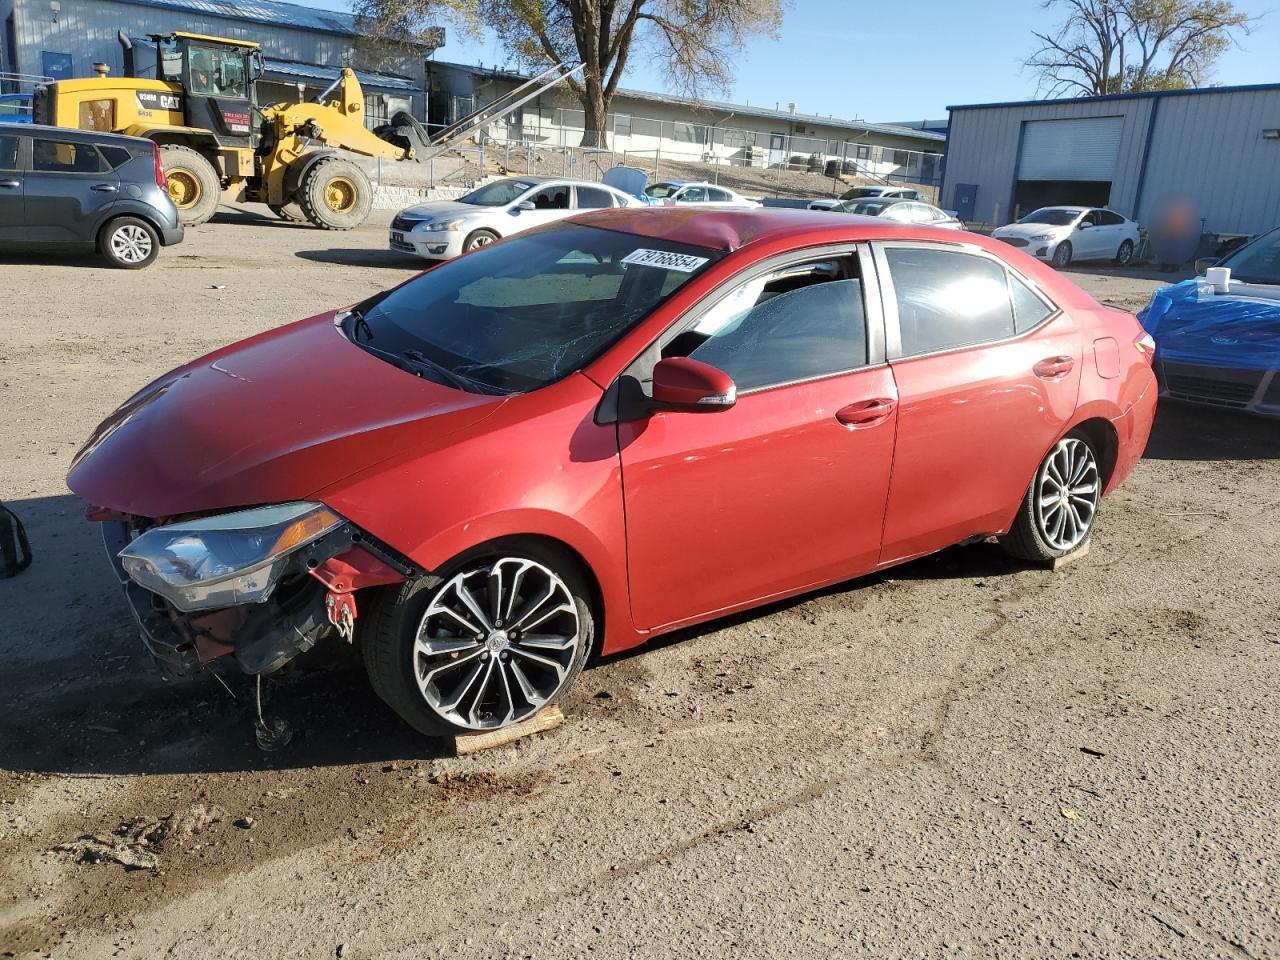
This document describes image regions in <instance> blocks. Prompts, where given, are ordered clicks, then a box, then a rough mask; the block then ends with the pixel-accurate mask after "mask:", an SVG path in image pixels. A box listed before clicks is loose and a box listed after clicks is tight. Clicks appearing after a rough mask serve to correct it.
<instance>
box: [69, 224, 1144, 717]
mask: <svg viewBox="0 0 1280 960" xmlns="http://www.w3.org/2000/svg"><path fill="white" fill-rule="evenodd" d="M1151 351H1152V345H1151V341H1150V339H1149V338H1148V337H1147V336H1146V335H1145V333H1144V332H1143V330H1142V328H1141V327H1140V326H1139V325H1138V322H1137V321H1136V320H1135V319H1134V318H1133V317H1132V316H1131V315H1129V314H1128V313H1124V312H1122V311H1119V310H1115V309H1111V308H1108V307H1104V306H1101V305H1100V304H1098V303H1097V302H1096V301H1095V300H1093V299H1092V298H1091V297H1089V296H1088V295H1087V294H1085V293H1084V292H1082V291H1081V290H1080V289H1079V288H1077V287H1076V286H1074V285H1073V284H1072V283H1070V282H1069V281H1068V280H1066V279H1064V278H1062V277H1061V276H1059V275H1057V274H1055V273H1054V272H1053V271H1051V270H1049V269H1048V268H1046V267H1044V266H1042V265H1041V264H1039V263H1037V262H1035V261H1034V260H1032V259H1031V258H1030V257H1028V256H1026V255H1024V254H1022V253H1020V252H1018V251H1017V250H1014V249H1011V248H1009V247H1008V246H1007V245H1005V244H1001V243H999V242H995V241H990V240H988V239H986V238H984V237H980V236H974V235H969V234H964V235H958V234H956V233H955V232H953V231H946V230H933V229H929V228H921V227H908V226H897V225H892V224H889V223H886V222H885V221H883V220H871V219H866V218H860V217H831V216H829V215H823V214H821V213H811V212H808V211H741V212H738V211H723V212H706V211H692V210H681V209H654V210H645V211H635V210H626V211H608V212H600V213H596V214H591V215H586V216H582V217H579V218H576V219H574V220H570V221H564V222H561V223H559V224H557V225H554V226H551V227H547V228H544V229H542V230H538V231H534V232H531V233H527V234H522V235H519V236H516V237H513V238H511V239H509V240H506V241H504V242H502V243H500V244H495V245H492V246H489V247H485V248H482V249H480V250H478V251H476V252H475V253H472V254H469V255H468V256H466V257H462V258H460V259H458V260H455V261H452V262H449V263H445V264H443V265H441V266H439V267H436V268H435V269H433V270H431V271H429V272H427V273H425V274H422V275H420V276H418V277H416V278H414V279H412V280H410V281H408V282H407V283H405V284H403V285H401V286H400V287H397V288H396V289H394V290H391V291H389V292H385V293H380V294H378V295H377V296H374V297H372V298H370V299H369V300H367V301H365V302H363V303H360V304H357V305H356V306H354V307H352V308H350V309H346V310H340V311H337V312H336V313H326V314H322V315H321V316H318V317H313V318H312V319H310V320H303V321H301V322H298V323H294V324H291V325H289V326H285V327H281V328H279V329H277V330H272V331H270V332H268V333H265V334H262V335H260V336H257V337H253V338H251V339H249V340H245V341H243V342H241V343H236V344H232V345H231V346H228V347H225V348H223V349H221V350H218V351H217V352H215V353H212V354H210V355H208V356H206V357H203V358H201V359H199V360H196V361H193V362H192V363H189V364H187V365H186V366H183V367H180V368H178V369H177V370H174V371H172V372H171V373H168V374H166V375H165V376H163V377H161V378H160V379H159V380H157V381H156V382H154V383H152V384H151V385H150V386H148V387H146V388H144V389H143V390H142V391H141V392H140V393H138V394H137V395H136V396H135V397H133V398H132V399H130V400H129V401H128V402H127V403H125V404H124V406H122V407H121V408H120V409H119V410H117V411H116V412H115V413H114V414H112V415H111V416H110V417H109V418H108V419H107V420H106V421H105V422H104V423H103V424H102V426H100V427H99V428H98V430H97V431H96V432H95V433H94V435H93V437H92V438H91V439H90V441H89V442H88V444H87V445H86V446H85V448H84V449H83V450H82V451H81V452H80V454H79V455H78V456H77V458H76V460H75V462H74V465H73V468H72V471H71V475H70V477H69V478H68V484H69V485H70V487H71V489H72V490H73V491H75V492H76V493H77V494H79V495H80V496H81V497H82V498H84V499H85V500H86V501H87V502H88V503H89V504H91V506H90V509H89V513H88V515H89V517H90V519H94V520H99V521H102V522H103V524H104V531H105V534H106V539H107V542H108V546H109V551H110V554H111V557H112V559H113V561H114V562H115V564H116V566H117V570H118V572H119V573H120V579H121V582H122V583H123V584H124V586H125V590H126V594H127V596H128V598H129V600H130V602H131V604H132V606H133V608H134V611H135V613H136V615H137V619H138V622H139V624H140V626H141V628H142V636H143V640H144V642H145V643H146V645H147V647H148V648H149V649H150V650H151V652H152V653H153V654H154V655H155V656H156V658H157V659H158V660H159V661H160V662H161V664H162V665H163V666H164V667H165V668H166V669H167V670H168V671H169V672H170V673H173V674H177V675H191V674H195V673H198V672H200V671H201V670H203V669H205V668H206V665H207V664H209V663H210V662H211V661H213V660H215V659H217V658H220V657H230V658H233V659H234V660H235V661H236V662H237V663H238V665H239V667H240V668H241V669H242V670H244V671H246V672H248V673H250V674H259V675H261V674H263V673H267V672H269V671H272V670H274V669H276V668H278V667H279V666H281V665H282V664H284V663H285V662H287V661H288V660H290V659H291V658H293V657H295V656H296V655H298V654H299V653H301V652H303V651H305V650H307V649H309V648H310V647H311V646H313V645H314V644H315V643H317V642H319V641H321V640H324V639H326V638H329V637H333V636H341V637H344V638H346V639H347V640H348V641H352V642H354V643H355V644H357V645H358V647H359V648H360V649H361V651H362V653H363V657H364V660H365V663H366V665H367V667H368V671H369V676H370V679H371V681H372V683H373V686H374V688H375V689H376V690H377V692H378V693H379V695H381V696H382V697H383V698H384V699H385V700H386V701H387V702H388V703H389V704H391V706H392V707H394V708H395V709H396V710H397V711H398V712H399V713H400V715H401V716H402V717H403V718H404V719H405V720H406V721H408V722H409V723H410V724H412V725H413V726H414V727H416V728H417V729H418V730H420V731H422V732H424V733H428V734H444V733H455V732H459V731H463V730H478V729H492V728H496V727H502V726H505V725H507V724H511V723H514V722H517V721H520V720H523V719H526V718H528V717H529V716H531V715H532V714H533V713H535V712H536V711H537V710H539V709H540V708H542V707H543V706H545V705H547V704H549V703H551V702H552V701H554V700H555V699H556V698H558V697H559V696H561V695H562V694H563V693H564V691H565V690H566V688H567V687H568V686H569V685H570V684H571V683H572V682H573V680H574V678H575V677H576V676H577V675H578V673H579V672H580V671H581V670H582V667H583V664H584V662H586V661H587V659H588V658H589V657H590V656H591V655H592V654H593V653H594V652H596V651H597V649H598V650H600V651H602V652H604V653H613V652H616V651H618V650H623V649H625V648H628V647H632V646H635V645H637V644H640V643H642V642H644V641H645V640H646V639H647V638H648V637H651V636H654V635H655V634H659V633H663V632H666V631H669V630H673V629H675V628H677V627H683V626H686V625H688V624H692V623H697V622H700V621H705V620H710V619H713V618H715V617H721V616H724V615H725V614H728V613H731V612H733V611H736V610H742V609H745V608H749V607H754V606H758V605H760V604H764V603H768V602H770V601H774V600H777V599H779V598H781V597H787V596H791V595H794V594H799V593H803V592H805V591H809V590H814V589H816V588H818V587H822V586H824V585H826V584H831V583H835V582H838V581H842V580H848V579H850V578H852V577H857V576H859V575H861V574H866V573H869V572H871V571H874V570H879V569H882V568H884V567H889V566H892V565H894V564H898V563H902V562H904V561H907V560H910V559H912V558H913V557H919V556H921V555H923V554H928V553H931V552H933V551H936V550H941V549H942V548H944V547H947V546H950V545H952V544H956V543H962V542H965V541H971V540H976V539H979V538H983V537H988V536H991V535H995V536H998V537H1000V539H1001V542H1002V543H1004V544H1005V546H1006V547H1007V549H1008V550H1009V551H1010V552H1011V553H1013V554H1015V555H1016V556H1018V557H1023V558H1026V559H1028V560H1032V561H1047V560H1050V559H1052V558H1055V557H1060V556H1063V555H1065V554H1067V553H1069V552H1071V551H1073V550H1076V549H1077V548H1078V547H1079V546H1080V545H1081V544H1083V543H1084V542H1085V541H1086V539H1087V538H1088V537H1089V534H1090V532H1091V530H1092V529H1093V526H1094V523H1095V520H1096V516H1097V510H1098V506H1099V502H1100V499H1101V497H1102V496H1103V495H1104V494H1106V493H1108V492H1109V491H1111V490H1112V489H1114V488H1115V487H1116V485H1117V484H1119V483H1120V482H1121V481H1122V480H1123V479H1124V478H1125V476H1126V475H1127V474H1128V473H1129V471H1130V469H1131V468H1132V466H1133V464H1134V462H1135V461H1136V460H1137V459H1138V457H1139V456H1140V455H1141V453H1142V450H1143V447H1144V446H1145V444H1146V442H1147V437H1148V433H1149V431H1150V428H1151V422H1152V417H1153V415H1154V411H1155V404H1156V383H1155V378H1154V376H1153V375H1152V372H1151Z"/></svg>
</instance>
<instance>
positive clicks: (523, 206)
mask: <svg viewBox="0 0 1280 960" xmlns="http://www.w3.org/2000/svg"><path fill="white" fill-rule="evenodd" d="M537 209H538V208H537V207H536V206H534V203H533V201H532V200H521V201H520V202H519V203H517V204H516V205H515V208H514V209H513V211H512V212H513V213H519V212H520V211H521V210H537Z"/></svg>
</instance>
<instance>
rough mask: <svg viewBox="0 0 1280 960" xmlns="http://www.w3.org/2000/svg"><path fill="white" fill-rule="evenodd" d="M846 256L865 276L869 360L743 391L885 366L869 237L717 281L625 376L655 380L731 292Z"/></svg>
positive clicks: (792, 254) (786, 256)
mask: <svg viewBox="0 0 1280 960" xmlns="http://www.w3.org/2000/svg"><path fill="white" fill-rule="evenodd" d="M842 257H857V259H858V273H859V274H860V276H861V279H862V301H863V315H864V318H865V321H866V326H867V362H866V363H863V364H859V365H858V366H856V367H849V368H848V369H844V370H832V371H830V372H828V373H823V374H819V375H817V376H813V377H802V378H800V379H798V380H786V381H783V382H780V383H773V384H769V385H768V386H763V387H753V388H752V389H750V390H743V391H740V392H739V394H738V396H740V397H746V396H752V395H754V394H757V393H766V392H768V391H770V390H780V389H783V388H784V387H793V386H796V385H797V384H802V383H812V382H814V381H816V380H826V379H828V378H830V377H842V376H846V375H847V374H850V373H854V372H856V371H859V370H869V369H871V368H872V367H881V366H884V364H885V363H886V359H885V337H884V312H883V310H882V304H881V302H880V301H881V296H882V294H881V291H880V289H879V284H878V283H877V282H876V266H875V263H874V261H873V259H872V256H871V250H870V249H869V246H868V244H867V243H866V242H865V241H864V242H860V243H838V244H828V245H826V246H821V247H808V248H805V249H802V250H792V251H788V252H787V253H782V254H777V255H776V256H773V257H769V258H767V259H765V260H761V261H759V262H758V263H755V264H752V265H751V266H750V267H747V268H745V269H743V270H740V271H738V272H737V273H735V274H734V275H733V276H732V277H729V278H728V279H726V280H725V281H724V282H723V283H720V284H717V285H716V286H715V288H714V289H712V290H710V291H709V292H708V293H707V294H706V296H704V297H702V299H700V300H699V301H698V302H697V303H695V304H693V305H692V306H691V307H689V309H688V310H686V311H685V312H684V313H682V314H681V315H680V316H679V317H678V318H677V319H676V320H675V321H674V322H673V323H671V324H670V325H669V326H668V327H667V328H666V329H665V330H664V331H662V333H661V334H659V335H658V338H657V339H656V340H654V341H653V342H652V343H651V344H649V346H647V347H646V348H645V349H644V350H642V351H641V352H640V355H639V356H637V357H636V358H635V359H634V360H632V361H631V363H630V364H628V365H627V368H626V370H624V371H623V372H622V377H627V376H630V377H632V378H634V379H635V380H638V381H639V382H640V383H641V384H642V385H643V384H648V383H651V382H652V380H653V368H654V366H656V365H657V363H658V361H659V360H660V359H662V350H663V348H664V347H665V346H666V345H667V344H669V343H670V342H671V341H672V340H674V339H675V338H676V337H678V336H680V334H682V333H684V332H685V331H686V330H691V329H693V328H694V327H695V326H697V325H698V322H699V321H701V320H702V318H703V317H705V316H706V315H707V314H708V313H709V312H710V311H711V310H712V309H713V308H714V307H716V306H717V305H718V304H719V303H720V301H722V300H723V299H724V298H725V297H727V296H730V295H731V294H732V293H733V292H734V291H735V290H737V289H738V288H739V287H741V286H743V285H744V284H747V283H751V282H752V281H753V280H758V279H760V278H761V277H763V276H768V275H769V274H772V273H779V272H781V271H783V270H786V269H787V268H789V267H796V266H800V265H801V264H805V263H810V262H813V261H817V260H837V259H840V258H842ZM619 379H621V378H619Z"/></svg>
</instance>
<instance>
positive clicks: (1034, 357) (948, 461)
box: [877, 243, 1081, 563]
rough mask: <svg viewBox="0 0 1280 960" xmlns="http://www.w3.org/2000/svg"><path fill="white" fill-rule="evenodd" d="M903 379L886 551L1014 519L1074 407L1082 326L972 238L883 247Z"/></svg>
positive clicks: (890, 559)
mask: <svg viewBox="0 0 1280 960" xmlns="http://www.w3.org/2000/svg"><path fill="white" fill-rule="evenodd" d="M877 257H878V262H879V263H880V265H881V273H882V276H884V277H885V278H886V281H887V282H886V283H885V286H884V298H885V303H886V308H885V313H886V327H887V331H888V351H889V363H890V366H891V367H892V368H893V375H894V379H895V380H896V382H897V386H898V395H899V399H898V402H899V413H898V441H897V450H896V452H895V454H894V465H893V483H892V487H891V490H890V493H889V507H888V511H887V513H886V516H885V531H884V552H883V554H882V556H881V561H882V563H894V562H897V561H900V560H904V559H907V558H909V557H913V556H920V555H922V554H926V553H932V552H933V551H935V550H940V549H942V548H943V547H947V546H950V545H951V544H954V543H959V542H960V541H962V540H965V539H967V538H969V537H972V536H975V535H979V534H989V533H995V532H997V531H998V530H1000V529H1001V527H1002V526H1003V525H1005V524H1007V523H1009V522H1010V521H1011V520H1012V519H1013V516H1014V513H1015V512H1016V509H1017V505H1018V503H1019V502H1020V500H1021V498H1022V496H1023V495H1024V494H1025V493H1026V490H1027V487H1028V486H1029V485H1030V483H1031V478H1032V476H1033V474H1034V473H1035V470H1036V468H1037V466H1038V465H1039V463H1040V461H1041V460H1042V459H1043V457H1044V455H1045V454H1046V453H1048V452H1049V449H1050V448H1051V447H1052V446H1053V444H1054V443H1055V442H1056V441H1057V440H1058V438H1059V437H1060V436H1061V435H1062V433H1063V431H1064V430H1065V427H1066V424H1067V421H1068V419H1069V418H1070V417H1071V415H1072V414H1073V413H1074V411H1075V407H1076V395H1077V392H1078V390H1079V385H1080V359H1081V357H1080V354H1081V334H1080V330H1079V328H1078V327H1077V326H1076V323H1075V321H1074V320H1072V319H1071V317H1070V316H1068V315H1067V314H1065V313H1061V312H1059V311H1057V309H1056V308H1055V307H1054V306H1053V304H1051V303H1050V302H1049V301H1048V300H1047V299H1046V298H1045V297H1044V296H1043V295H1042V294H1041V293H1039V292H1037V291H1036V290H1035V289H1034V287H1033V285H1031V284H1030V283H1028V282H1027V281H1026V280H1024V279H1023V278H1022V277H1020V276H1019V275H1018V274H1016V273H1014V272H1012V271H1010V270H1008V269H1007V268H1006V267H1005V265H1004V264H1003V263H1002V262H1001V261H999V260H997V259H995V258H994V257H991V256H990V255H988V254H985V253H982V252H981V251H978V250H976V248H975V249H973V250H972V251H971V252H964V251H961V250H957V249H955V248H948V247H945V246H942V245H934V244H923V243H919V244H910V243H901V244H884V245H883V246H881V247H880V248H879V249H878V250H877Z"/></svg>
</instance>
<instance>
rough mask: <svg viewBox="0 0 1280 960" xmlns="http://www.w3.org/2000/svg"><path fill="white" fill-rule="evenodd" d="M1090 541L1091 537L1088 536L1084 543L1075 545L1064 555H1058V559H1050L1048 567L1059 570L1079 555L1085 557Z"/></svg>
mask: <svg viewBox="0 0 1280 960" xmlns="http://www.w3.org/2000/svg"><path fill="white" fill-rule="evenodd" d="M1092 542H1093V541H1092V538H1090V539H1089V540H1086V541H1085V542H1084V543H1082V544H1080V546H1078V547H1076V548H1075V549H1074V550H1072V551H1071V552H1070V553H1068V554H1066V555H1065V556H1061V557H1058V559H1056V560H1054V561H1052V562H1051V563H1050V564H1049V569H1050V570H1061V569H1062V568H1063V567H1065V566H1066V565H1067V564H1069V563H1075V562H1076V561H1077V560H1079V559H1080V558H1081V557H1087V556H1088V555H1089V544H1090V543H1092Z"/></svg>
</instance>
